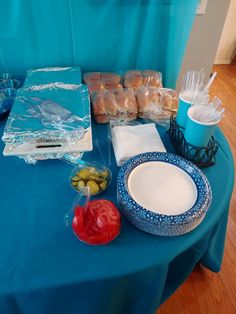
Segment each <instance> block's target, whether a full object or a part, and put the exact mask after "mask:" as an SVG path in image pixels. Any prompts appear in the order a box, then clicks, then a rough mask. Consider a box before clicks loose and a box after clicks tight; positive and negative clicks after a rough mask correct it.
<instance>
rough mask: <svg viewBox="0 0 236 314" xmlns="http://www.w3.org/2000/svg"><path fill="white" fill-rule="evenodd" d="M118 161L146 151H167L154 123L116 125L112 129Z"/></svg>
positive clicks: (118, 162) (118, 163)
mask: <svg viewBox="0 0 236 314" xmlns="http://www.w3.org/2000/svg"><path fill="white" fill-rule="evenodd" d="M111 135H112V144H113V149H114V153H115V157H116V163H117V165H118V166H119V167H120V166H122V165H123V163H124V162H125V161H126V160H128V159H129V158H131V157H133V156H135V155H138V154H141V153H146V152H166V149H165V146H164V145H163V143H162V140H161V138H160V135H159V133H158V131H157V129H156V127H155V124H154V123H148V124H139V125H133V126H130V125H122V126H115V127H113V128H112V131H111Z"/></svg>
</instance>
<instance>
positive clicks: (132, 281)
mask: <svg viewBox="0 0 236 314" xmlns="http://www.w3.org/2000/svg"><path fill="white" fill-rule="evenodd" d="M0 128H1V135H2V132H3V128H4V123H3V122H1V123H0ZM160 133H161V136H162V139H163V141H164V143H165V145H166V147H167V150H168V151H170V152H173V148H172V146H171V144H170V142H169V139H168V135H167V134H166V132H164V131H163V130H160ZM215 136H216V138H217V140H218V141H219V143H220V148H219V151H218V153H217V162H216V165H215V166H213V167H210V168H207V169H205V170H204V173H205V174H206V176H207V178H208V180H209V182H210V184H211V187H212V192H213V201H212V205H211V207H210V209H209V211H208V212H207V215H206V217H205V219H204V220H203V222H202V223H201V224H200V225H199V226H198V227H197V228H196V229H195V230H193V231H192V232H190V233H188V234H185V235H182V236H179V237H158V236H154V235H150V234H148V233H144V232H142V231H140V230H138V229H136V228H135V227H134V226H133V225H131V224H130V223H129V222H127V221H126V220H125V218H122V230H121V233H120V235H119V236H118V237H117V238H116V239H115V240H114V241H113V242H112V243H110V244H109V245H106V246H88V245H86V244H84V243H81V242H80V241H78V239H77V238H76V237H75V235H74V234H73V232H72V230H71V228H70V227H68V228H67V227H66V226H65V224H64V221H63V217H64V215H65V213H66V212H67V211H68V210H70V208H71V206H72V203H73V200H74V198H75V197H76V192H75V191H74V190H73V189H72V188H71V187H70V185H69V181H68V180H69V175H70V172H71V170H72V169H73V166H72V165H70V164H67V163H65V162H63V161H60V160H48V161H41V162H38V163H37V164H36V165H27V164H26V163H25V162H24V161H23V160H21V159H19V158H16V157H3V156H1V157H0V173H1V189H0V196H1V197H0V200H1V203H0V204H1V206H0V232H1V254H0V278H1V280H0V313H4V314H18V313H24V314H32V313H34V314H49V313H50V314H51V313H57V314H65V313H68V314H73V313H75V314H78V313H79V314H121V313H122V314H126V313H127V314H133V313H135V314H143V313H145V314H149V313H150V314H151V313H152V314H153V313H155V311H156V309H157V308H158V306H159V305H160V304H161V303H162V302H164V301H165V300H166V299H167V298H168V297H169V296H170V295H171V294H172V293H173V292H174V291H175V290H176V289H177V288H178V287H179V286H180V285H181V283H182V282H183V281H184V280H185V279H186V278H187V277H188V275H189V274H190V273H191V271H192V270H193V268H194V266H195V265H196V264H197V263H201V264H202V265H204V266H205V267H207V268H209V269H211V270H212V271H215V272H217V271H219V270H220V266H221V260H222V255H223V249H224V239H225V232H226V225H227V215H228V208H229V202H230V197H231V193H232V189H233V181H234V174H233V159H232V155H231V151H230V149H229V146H228V144H227V141H226V140H225V138H224V136H223V134H222V133H221V131H220V130H219V129H217V130H216V132H215ZM93 139H94V143H95V144H96V143H98V141H99V149H98V147H96V145H95V147H94V150H93V152H90V153H85V155H84V159H85V160H91V161H92V160H93V161H94V160H96V161H100V162H103V160H102V156H101V153H99V152H102V155H103V158H104V159H105V162H108V160H109V159H110V165H111V169H112V173H113V180H112V184H111V186H110V187H109V188H108V189H107V191H106V192H104V194H103V195H102V196H100V198H101V197H102V198H105V199H110V200H112V201H114V202H116V176H117V173H118V168H117V167H116V164H115V160H114V155H113V150H112V148H111V147H110V146H109V145H108V142H107V126H106V125H95V124H94V125H93ZM0 149H1V150H3V143H2V142H1V144H0ZM109 153H110V156H111V158H109Z"/></svg>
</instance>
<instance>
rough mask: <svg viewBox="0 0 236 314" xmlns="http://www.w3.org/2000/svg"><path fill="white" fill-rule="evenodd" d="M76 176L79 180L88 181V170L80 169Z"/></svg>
mask: <svg viewBox="0 0 236 314" xmlns="http://www.w3.org/2000/svg"><path fill="white" fill-rule="evenodd" d="M77 176H78V177H80V178H81V179H88V177H89V171H88V169H86V168H84V169H81V170H80V171H79V172H78V173H77Z"/></svg>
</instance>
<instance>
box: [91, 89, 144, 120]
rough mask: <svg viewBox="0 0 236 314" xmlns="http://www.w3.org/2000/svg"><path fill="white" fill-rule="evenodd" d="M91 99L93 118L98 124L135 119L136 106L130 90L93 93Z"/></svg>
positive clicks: (132, 92)
mask: <svg viewBox="0 0 236 314" xmlns="http://www.w3.org/2000/svg"><path fill="white" fill-rule="evenodd" d="M91 98H92V104H93V112H94V118H95V120H96V121H97V122H98V123H106V122H109V121H110V120H123V119H126V120H134V119H136V118H137V113H138V106H137V101H136V98H135V94H134V91H133V90H132V89H131V90H130V89H123V88H119V89H112V90H104V91H100V92H97V93H93V94H92V95H91Z"/></svg>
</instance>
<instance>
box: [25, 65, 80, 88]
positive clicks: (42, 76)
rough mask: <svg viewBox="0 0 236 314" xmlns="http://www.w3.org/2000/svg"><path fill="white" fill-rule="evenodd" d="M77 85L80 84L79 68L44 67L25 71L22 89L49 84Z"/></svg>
mask: <svg viewBox="0 0 236 314" xmlns="http://www.w3.org/2000/svg"><path fill="white" fill-rule="evenodd" d="M56 82H59V83H63V82H64V83H65V82H67V83H68V84H76V85H79V84H81V83H82V78H81V70H80V67H46V68H40V69H33V70H29V71H27V75H26V78H25V82H24V87H30V86H35V85H43V84H49V83H56Z"/></svg>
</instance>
